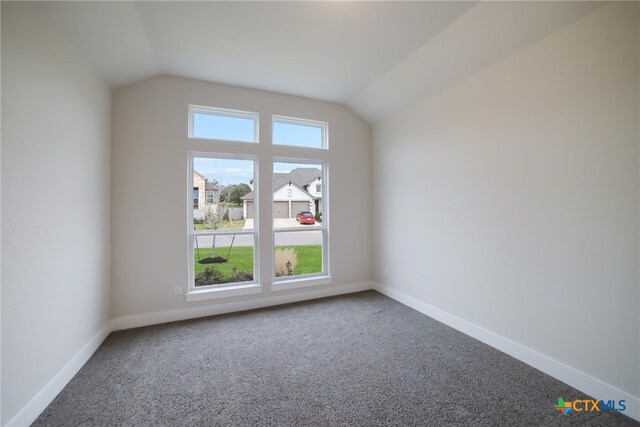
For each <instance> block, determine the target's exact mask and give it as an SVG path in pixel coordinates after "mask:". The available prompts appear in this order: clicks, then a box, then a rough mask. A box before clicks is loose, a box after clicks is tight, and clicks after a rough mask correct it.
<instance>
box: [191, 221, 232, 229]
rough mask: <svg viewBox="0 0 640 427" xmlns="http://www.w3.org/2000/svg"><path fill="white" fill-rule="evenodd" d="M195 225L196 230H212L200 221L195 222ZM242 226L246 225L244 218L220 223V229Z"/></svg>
mask: <svg viewBox="0 0 640 427" xmlns="http://www.w3.org/2000/svg"><path fill="white" fill-rule="evenodd" d="M193 227H194V229H195V230H210V228H208V227H205V225H204V224H200V223H196V224H193ZM242 227H244V219H234V220H233V222H231V221H229V220H225V221H222V222H221V223H220V226H219V227H218V230H240V229H242Z"/></svg>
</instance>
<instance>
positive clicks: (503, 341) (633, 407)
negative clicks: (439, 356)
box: [374, 283, 640, 421]
mask: <svg viewBox="0 0 640 427" xmlns="http://www.w3.org/2000/svg"><path fill="white" fill-rule="evenodd" d="M374 289H375V290H376V291H378V292H380V293H382V294H384V295H386V296H388V297H389V298H392V299H394V300H396V301H398V302H400V303H402V304H404V305H406V306H408V307H411V308H413V309H414V310H416V311H419V312H420V313H423V314H426V315H427V316H429V317H432V318H433V319H435V320H437V321H439V322H442V323H444V324H445V325H448V326H451V327H452V328H454V329H457V330H458V331H460V332H462V333H464V334H466V335H469V336H470V337H473V338H475V339H477V340H479V341H482V342H483V343H485V344H488V345H490V346H491V347H494V348H496V349H498V350H500V351H502V352H504V353H506V354H508V355H510V356H512V357H514V358H516V359H518V360H520V361H522V362H524V363H526V364H527V365H530V366H533V367H534V368H536V369H538V370H540V371H542V372H544V373H545V374H547V375H550V376H552V377H554V378H556V379H558V380H560V381H562V382H564V383H566V384H569V385H570V386H571V387H574V388H576V389H578V390H580V391H582V392H584V393H585V394H587V395H589V396H592V397H594V398H596V399H602V400H605V401H608V400H625V401H626V406H627V409H626V410H625V411H624V412H623V413H624V414H625V415H627V416H629V417H631V418H634V419H635V420H638V421H640V398H639V397H637V396H633V395H632V394H630V393H627V392H625V391H623V390H620V389H618V388H616V387H614V386H612V385H610V384H607V383H605V382H604V381H602V380H599V379H597V378H595V377H592V376H591V375H589V374H586V373H584V372H581V371H579V370H577V369H575V368H573V367H571V366H568V365H565V364H564V363H562V362H559V361H557V360H555V359H553V358H551V357H549V356H546V355H544V354H542V353H539V352H537V351H535V350H533V349H531V348H529V347H526V346H524V345H522V344H518V343H517V342H514V341H511V340H510V339H508V338H505V337H503V336H501V335H498V334H496V333H495V332H491V331H490V330H488V329H485V328H483V327H481V326H478V325H476V324H474V323H471V322H469V321H467V320H464V319H461V318H459V317H457V316H454V315H453V314H451V313H448V312H446V311H443V310H440V309H439V308H436V307H434V306H432V305H429V304H427V303H425V302H422V301H420V300H418V299H416V298H413V297H411V296H409V295H407V294H405V293H403V292H400V291H398V290H395V289H392V288H390V287H388V286H385V285H382V284H379V283H378V284H375V285H374Z"/></svg>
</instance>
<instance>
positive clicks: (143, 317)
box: [112, 282, 374, 331]
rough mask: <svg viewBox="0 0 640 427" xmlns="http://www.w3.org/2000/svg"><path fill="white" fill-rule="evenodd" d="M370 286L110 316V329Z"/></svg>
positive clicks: (277, 302) (356, 289)
mask: <svg viewBox="0 0 640 427" xmlns="http://www.w3.org/2000/svg"><path fill="white" fill-rule="evenodd" d="M373 286H374V283H373V282H360V283H353V284H351V285H344V286H331V287H322V288H318V289H313V290H307V291H305V292H297V293H292V294H285V295H281V294H280V293H278V294H273V295H271V296H268V297H265V298H259V299H249V300H243V301H233V302H219V303H218V304H215V305H207V306H200V307H193V308H184V309H180V310H167V311H157V312H153V313H145V314H134V315H130V316H122V317H116V318H114V319H112V322H113V326H112V327H113V329H112V330H113V331H118V330H121V329H131V328H139V327H141V326H149V325H157V324H161V323H168V322H175V321H178V320H187V319H195V318H198V317H206V316H214V315H216V314H225V313H233V312H236V311H245V310H253V309H256V308H264V307H271V306H275V305H281V304H289V303H292V302H299V301H306V300H311V299H316V298H323V297H330V296H334V295H341V294H350V293H353V292H360V291H366V290H369V289H373ZM307 289H308V288H307Z"/></svg>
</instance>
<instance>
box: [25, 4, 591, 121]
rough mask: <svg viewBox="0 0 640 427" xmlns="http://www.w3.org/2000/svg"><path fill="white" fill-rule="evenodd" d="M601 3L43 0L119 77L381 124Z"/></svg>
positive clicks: (82, 46) (106, 72) (110, 79)
mask: <svg viewBox="0 0 640 427" xmlns="http://www.w3.org/2000/svg"><path fill="white" fill-rule="evenodd" d="M599 5H600V4H599V3H594V2H579V1H578V2H575V1H569V2H514V3H509V2H506V3H503V2H495V3H494V2H479V3H476V2H436V1H429V2H426V1H425V2H421V1H414V2H375V1H373V2H368V1H355V2H350V1H344V2H343V1H322V2H245V1H235V2H231V1H229V2H172V1H166V2H164V1H160V2H155V1H143V2H130V1H113V2H42V3H38V5H37V7H38V8H39V9H41V10H42V12H43V13H44V14H45V15H46V16H47V17H48V19H49V20H50V22H51V23H52V24H53V26H54V27H55V28H57V29H58V30H59V31H60V32H61V33H62V34H63V35H64V36H66V37H67V38H68V39H69V40H70V41H71V42H72V43H73V44H74V45H75V46H76V47H77V48H78V49H79V51H80V52H81V53H82V54H83V55H84V56H85V57H86V58H87V60H88V61H89V62H90V63H91V64H92V65H93V66H94V68H95V69H96V70H97V72H98V73H99V74H100V75H101V76H102V78H104V80H105V81H106V82H107V83H108V84H109V85H110V86H112V87H120V86H123V85H126V84H129V83H132V82H135V81H138V80H141V79H144V78H147V77H151V76H155V75H158V74H170V75H175V76H181V77H188V78H194V79H200V80H206V81H212V82H217V83H224V84H231V85H237V86H243V87H250V88H255V89H263V90H269V91H275V92H280V93H286V94H291V95H298V96H304V97H309V98H315V99H321V100H327V101H332V102H338V103H342V104H347V105H348V106H350V107H351V108H352V109H353V110H355V111H356V112H357V113H358V114H360V115H361V116H362V117H364V118H365V119H367V120H369V121H370V122H372V123H373V122H375V121H377V120H379V119H380V118H382V117H384V116H385V115H387V114H390V113H392V112H393V111H396V110H397V109H398V108H401V107H402V106H404V105H406V104H407V103H410V102H412V101H414V100H415V99H418V98H422V97H425V96H429V95H432V94H434V93H437V92H439V91H441V90H443V89H444V88H446V87H448V86H450V85H453V84H455V83H456V82H458V81H461V80H463V79H465V78H468V77H470V76H471V75H473V74H475V73H477V72H478V71H481V70H482V69H484V68H486V67H487V66H490V65H491V64H493V63H495V62H497V61H499V60H501V59H503V58H505V57H507V56H509V55H511V54H513V53H515V52H517V51H519V50H521V49H522V48H524V47H526V46H528V45H530V44H531V43H533V42H535V41H536V40H539V39H540V38H542V37H544V36H546V35H547V34H549V33H551V32H553V31H555V30H557V29H558V28H561V27H562V26H564V25H566V24H567V23H569V22H571V21H573V20H575V19H576V18H577V17H579V16H581V15H583V14H585V13H587V12H588V11H590V10H592V9H594V8H595V7H598V6H599Z"/></svg>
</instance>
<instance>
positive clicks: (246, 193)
mask: <svg viewBox="0 0 640 427" xmlns="http://www.w3.org/2000/svg"><path fill="white" fill-rule="evenodd" d="M252 186H253V161H252V160H235V159H217V158H208V157H196V158H194V159H193V222H194V224H193V227H194V230H196V231H198V230H239V229H249V230H250V229H253V218H254V214H253V212H254V207H253V206H254V205H253V191H252V190H253V187H252Z"/></svg>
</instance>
